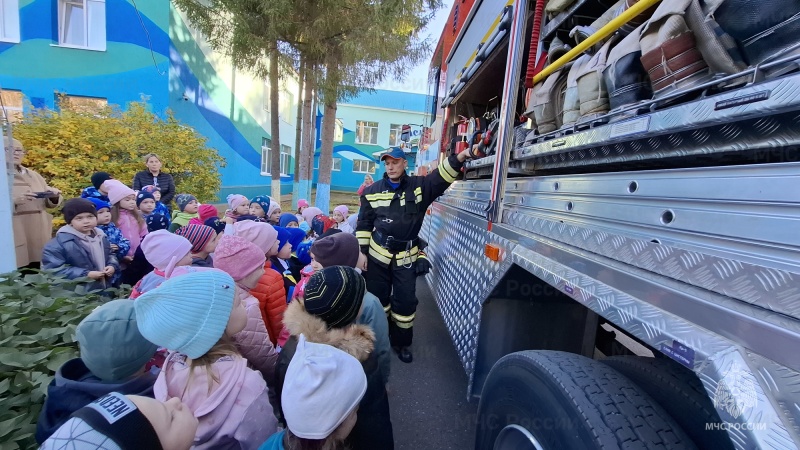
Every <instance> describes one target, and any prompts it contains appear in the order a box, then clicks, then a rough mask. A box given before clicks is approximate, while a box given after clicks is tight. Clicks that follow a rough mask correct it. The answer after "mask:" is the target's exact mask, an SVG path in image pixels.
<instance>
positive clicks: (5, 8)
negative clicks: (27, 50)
mask: <svg viewBox="0 0 800 450" xmlns="http://www.w3.org/2000/svg"><path fill="white" fill-rule="evenodd" d="M6 22H10V23H13V24H14V25H15V26H16V28H12V29H11V32H10V33H9V32H8V30H7V29H6ZM9 34H10V36H7V35H9ZM20 35H21V32H20V21H19V0H0V42H8V43H10V44H19V43H20Z"/></svg>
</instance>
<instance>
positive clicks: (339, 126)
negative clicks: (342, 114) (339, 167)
mask: <svg viewBox="0 0 800 450" xmlns="http://www.w3.org/2000/svg"><path fill="white" fill-rule="evenodd" d="M343 140H344V122H342V119H336V124H335V125H334V128H333V142H342V141H343Z"/></svg>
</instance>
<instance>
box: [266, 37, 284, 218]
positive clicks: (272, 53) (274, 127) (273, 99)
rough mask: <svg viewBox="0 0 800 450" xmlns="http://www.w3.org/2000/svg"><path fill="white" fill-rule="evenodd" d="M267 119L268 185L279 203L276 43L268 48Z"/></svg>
mask: <svg viewBox="0 0 800 450" xmlns="http://www.w3.org/2000/svg"><path fill="white" fill-rule="evenodd" d="M269 65H270V71H269V88H270V91H271V92H270V96H269V109H270V112H269V121H270V130H271V131H270V145H269V147H270V150H271V151H272V155H271V159H270V164H271V165H272V171H271V173H270V177H271V179H272V185H271V186H270V193H271V194H272V197H273V198H274V199H275V200H277V201H278V203H280V201H281V135H280V132H281V126H280V121H279V118H278V111H280V109H279V108H280V107H279V102H278V100H279V99H278V92H279V91H280V89H279V88H278V83H279V77H278V44H277V42H276V43H275V45H274V46H273V47H272V48H270V50H269Z"/></svg>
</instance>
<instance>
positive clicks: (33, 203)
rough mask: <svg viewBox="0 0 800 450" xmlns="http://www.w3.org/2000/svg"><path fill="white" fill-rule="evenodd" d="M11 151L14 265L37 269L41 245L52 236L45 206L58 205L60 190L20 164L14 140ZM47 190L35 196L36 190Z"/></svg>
mask: <svg viewBox="0 0 800 450" xmlns="http://www.w3.org/2000/svg"><path fill="white" fill-rule="evenodd" d="M3 144H5V147H6V148H7V147H9V145H10V146H11V147H12V148H13V152H14V169H15V170H14V190H13V192H12V198H13V199H14V246H15V247H16V252H17V267H33V268H38V267H39V263H40V262H41V261H42V249H43V248H44V244H46V243H47V241H49V240H50V238H52V237H53V216H51V215H50V214H48V213H47V210H46V209H45V208H53V207H56V206H58V205H60V204H61V201H62V200H63V199H62V198H61V191H59V190H58V189H56V188H54V187H51V186H48V185H47V182H46V181H44V178H42V176H41V175H39V174H38V173H36V172H34V171H33V170H31V169H27V168H25V167H22V158H23V157H25V148H24V147H23V146H22V143H21V142H20V141H18V140H16V139H13V140H12V141H11V142H9V139H8V138H4V141H3ZM42 192H49V195H46V196H43V197H41V198H38V197H37V195H36V193H42Z"/></svg>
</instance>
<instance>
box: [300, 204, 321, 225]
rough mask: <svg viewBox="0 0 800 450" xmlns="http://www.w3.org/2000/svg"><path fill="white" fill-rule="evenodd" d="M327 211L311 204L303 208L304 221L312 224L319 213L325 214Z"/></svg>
mask: <svg viewBox="0 0 800 450" xmlns="http://www.w3.org/2000/svg"><path fill="white" fill-rule="evenodd" d="M324 214H325V213H323V212H322V210H321V209H319V208H317V207H316V206H309V207H306V208H303V221H304V222H305V223H307V224H308V226H311V222H313V221H314V217H317V216H319V215H324Z"/></svg>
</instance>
